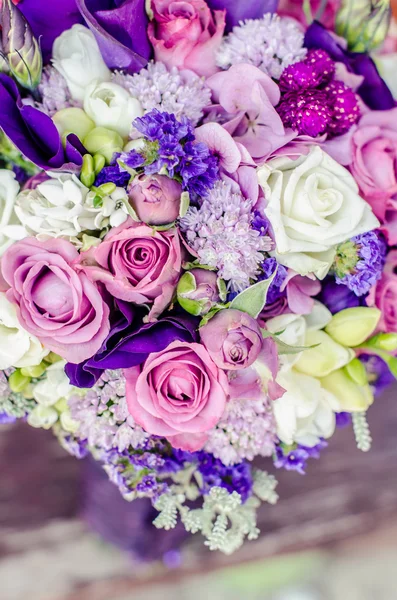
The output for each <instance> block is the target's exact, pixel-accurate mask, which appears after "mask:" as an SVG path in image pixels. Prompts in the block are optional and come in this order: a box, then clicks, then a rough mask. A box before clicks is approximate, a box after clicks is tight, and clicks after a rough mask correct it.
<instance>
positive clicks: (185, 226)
mask: <svg viewBox="0 0 397 600" xmlns="http://www.w3.org/2000/svg"><path fill="white" fill-rule="evenodd" d="M254 217H255V215H254V214H253V212H252V201H251V200H246V199H245V198H244V197H243V196H242V194H241V193H238V192H236V191H234V190H233V189H232V187H231V186H230V184H228V183H226V182H223V181H220V182H218V183H217V184H216V185H215V186H214V188H213V189H212V190H211V191H210V193H209V196H208V197H207V198H206V199H205V200H204V201H203V202H202V204H201V206H200V208H197V207H191V208H189V210H188V212H187V214H186V216H185V217H184V218H183V219H181V221H180V228H181V230H182V232H183V233H184V235H185V237H186V241H187V243H188V244H189V246H190V247H191V248H192V249H193V251H194V253H196V254H197V255H198V257H199V260H200V263H201V264H203V265H208V266H210V267H213V268H215V269H217V270H218V275H219V277H220V278H221V279H224V280H225V281H227V282H228V283H229V287H230V289H231V291H233V292H239V291H241V290H244V289H245V288H247V287H248V286H249V285H250V283H251V281H252V280H256V279H257V278H258V275H259V274H260V265H261V263H262V262H263V258H264V255H263V252H267V251H269V250H270V249H271V248H272V241H271V239H270V237H268V236H266V235H261V233H260V231H258V229H257V228H255V229H254V227H253V226H252V222H253V219H254Z"/></svg>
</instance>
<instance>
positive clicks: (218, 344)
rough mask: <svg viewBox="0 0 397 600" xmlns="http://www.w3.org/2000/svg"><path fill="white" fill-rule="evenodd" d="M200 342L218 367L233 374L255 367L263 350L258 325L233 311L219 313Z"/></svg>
mask: <svg viewBox="0 0 397 600" xmlns="http://www.w3.org/2000/svg"><path fill="white" fill-rule="evenodd" d="M200 338H201V341H202V343H203V344H204V346H205V347H206V348H207V350H208V352H209V354H210V356H211V358H212V360H213V361H214V362H215V364H217V365H218V367H221V368H222V369H227V370H232V371H234V370H237V369H245V368H246V367H249V366H250V365H252V363H253V362H255V360H256V359H257V358H258V356H259V353H260V351H261V350H262V346H263V339H262V335H261V331H260V328H259V325H258V323H257V321H256V320H255V319H253V318H252V317H251V316H250V315H248V314H247V313H244V312H241V311H240V310H235V309H232V308H229V309H227V310H221V311H219V312H218V313H216V315H215V316H214V317H212V319H210V320H209V321H208V323H207V324H206V325H204V326H203V327H200Z"/></svg>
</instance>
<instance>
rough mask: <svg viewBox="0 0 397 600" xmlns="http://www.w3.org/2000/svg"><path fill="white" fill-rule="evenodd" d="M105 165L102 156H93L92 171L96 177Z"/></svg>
mask: <svg viewBox="0 0 397 600" xmlns="http://www.w3.org/2000/svg"><path fill="white" fill-rule="evenodd" d="M105 165H106V160H105V157H104V156H102V154H95V156H94V169H95V174H96V175H98V173H99V172H100V171H102V169H103V167H104V166H105Z"/></svg>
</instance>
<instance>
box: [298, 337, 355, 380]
mask: <svg viewBox="0 0 397 600" xmlns="http://www.w3.org/2000/svg"><path fill="white" fill-rule="evenodd" d="M305 346H309V348H308V349H307V350H304V351H303V352H302V354H301V355H300V357H299V358H298V361H297V362H296V364H295V368H296V369H297V370H298V371H300V372H301V373H304V374H305V375H311V376H312V377H325V376H326V375H329V374H330V373H332V371H336V370H337V369H340V368H341V367H343V366H345V365H347V364H348V363H349V362H350V361H351V360H352V358H353V357H354V352H353V350H351V349H350V348H346V347H345V346H341V345H340V344H337V343H336V342H335V341H334V340H333V339H332V338H331V337H330V336H329V335H327V334H326V333H325V331H308V332H307V334H306V339H305ZM310 346H312V347H310Z"/></svg>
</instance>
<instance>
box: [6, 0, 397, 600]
mask: <svg viewBox="0 0 397 600" xmlns="http://www.w3.org/2000/svg"><path fill="white" fill-rule="evenodd" d="M392 5H394V6H393V10H394V12H395V15H396V16H397V1H396V2H392ZM396 39H397V36H396ZM395 45H396V52H397V41H396V43H395ZM395 56H396V83H397V54H396V55H395ZM368 421H369V425H370V428H371V432H372V436H373V439H374V443H373V447H372V449H371V452H369V453H368V454H364V453H361V452H359V451H358V450H357V449H356V446H355V442H354V439H353V433H352V431H351V430H350V429H349V428H347V429H341V430H339V431H337V433H336V435H335V436H334V437H333V438H332V441H331V443H330V445H329V447H328V448H327V449H326V450H324V451H323V453H322V456H321V461H319V462H316V461H312V462H311V463H310V465H309V468H308V472H307V474H306V475H305V476H301V475H299V474H297V473H295V472H292V473H288V472H277V473H276V476H277V479H278V480H279V486H278V489H277V491H278V492H279V494H280V501H279V503H278V504H277V505H276V506H269V505H266V506H264V507H263V508H262V512H261V513H260V518H259V526H260V529H261V531H262V535H261V537H260V538H259V540H257V541H256V542H250V543H247V544H246V545H245V546H244V547H243V549H242V550H240V551H239V552H237V553H236V554H234V555H233V556H231V557H225V556H223V555H220V554H219V553H211V552H209V551H208V550H207V549H206V548H205V547H204V546H203V545H202V540H201V537H200V535H198V536H193V537H192V536H190V537H186V535H185V534H184V532H183V531H180V530H179V529H177V530H175V531H173V532H168V533H167V532H164V531H158V530H156V529H154V527H152V525H151V521H152V518H153V514H152V510H151V507H150V505H149V504H148V502H147V501H143V500H142V501H137V502H134V503H133V504H129V503H127V502H125V501H124V500H122V498H121V497H120V495H119V493H118V491H117V489H116V488H114V487H113V486H112V485H111V484H110V483H109V482H108V481H107V478H106V476H105V475H104V474H103V473H102V471H101V469H100V467H98V466H97V465H96V464H94V463H92V462H89V461H87V460H83V461H77V460H75V459H74V458H72V457H70V456H68V455H67V454H66V453H65V452H64V450H63V449H62V448H60V447H59V445H58V443H57V441H56V439H55V438H53V437H52V434H51V433H48V432H45V431H43V430H35V429H32V428H30V427H29V426H28V425H26V424H24V423H20V424H17V425H7V426H2V428H1V430H0V473H1V479H0V600H157V599H160V598H161V599H162V600H169V599H171V598H172V599H174V598H175V597H177V598H178V599H180V600H196V599H199V598H200V600H202V598H209V599H212V598H216V599H217V600H224V599H227V600H235V599H236V600H237V599H238V600H240V599H241V598H242V597H244V599H246V600H375V599H376V600H394V599H395V598H397V591H396V584H395V576H394V573H395V571H396V564H397V445H396V441H395V440H396V431H397V386H396V387H394V388H391V389H390V390H388V391H387V392H386V393H385V394H384V395H383V396H382V397H381V398H379V399H377V401H376V403H375V405H374V406H373V407H372V409H370V411H369V413H368ZM264 463H265V461H264ZM263 466H265V468H268V469H269V470H272V467H271V465H270V464H267V465H266V464H264V465H263ZM196 538H197V539H196Z"/></svg>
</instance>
